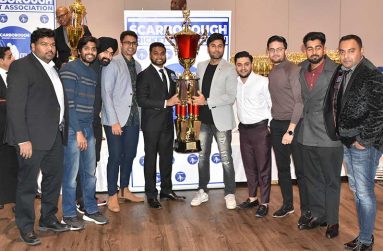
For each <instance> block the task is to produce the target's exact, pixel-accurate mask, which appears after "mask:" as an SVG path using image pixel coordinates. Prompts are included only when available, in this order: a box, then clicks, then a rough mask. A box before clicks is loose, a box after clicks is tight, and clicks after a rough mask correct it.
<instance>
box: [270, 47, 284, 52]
mask: <svg viewBox="0 0 383 251" xmlns="http://www.w3.org/2000/svg"><path fill="white" fill-rule="evenodd" d="M284 50H285V48H283V47H279V48H276V49H275V48H270V49H269V52H270V53H276V52H277V53H280V52H282V51H284Z"/></svg>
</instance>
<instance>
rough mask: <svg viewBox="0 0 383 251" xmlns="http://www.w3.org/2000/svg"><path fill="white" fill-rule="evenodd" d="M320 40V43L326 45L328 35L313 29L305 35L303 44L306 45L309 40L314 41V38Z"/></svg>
mask: <svg viewBox="0 0 383 251" xmlns="http://www.w3.org/2000/svg"><path fill="white" fill-rule="evenodd" d="M317 39H318V40H319V41H320V43H321V44H322V45H323V46H324V45H325V44H326V35H325V34H324V33H323V32H320V31H312V32H309V33H307V34H306V35H305V36H304V37H303V44H304V45H305V46H306V44H307V41H314V40H317Z"/></svg>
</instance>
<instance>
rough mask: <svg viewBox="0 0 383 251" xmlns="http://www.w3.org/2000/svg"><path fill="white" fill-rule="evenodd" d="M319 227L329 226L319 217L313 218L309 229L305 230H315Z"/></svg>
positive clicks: (308, 226)
mask: <svg viewBox="0 0 383 251" xmlns="http://www.w3.org/2000/svg"><path fill="white" fill-rule="evenodd" d="M319 226H320V227H325V226H327V223H326V222H325V221H324V220H322V219H321V218H319V217H312V218H311V219H310V221H309V223H308V224H307V228H305V229H313V228H316V227H319Z"/></svg>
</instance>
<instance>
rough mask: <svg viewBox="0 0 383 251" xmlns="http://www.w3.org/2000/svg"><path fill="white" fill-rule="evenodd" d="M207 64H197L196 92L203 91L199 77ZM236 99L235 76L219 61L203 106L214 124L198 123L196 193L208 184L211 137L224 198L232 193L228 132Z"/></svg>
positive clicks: (232, 176)
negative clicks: (216, 149) (197, 181)
mask: <svg viewBox="0 0 383 251" xmlns="http://www.w3.org/2000/svg"><path fill="white" fill-rule="evenodd" d="M208 64H209V60H208V61H204V62H201V63H199V64H198V66H197V74H198V76H199V77H200V82H199V89H200V90H203V88H202V85H203V77H204V74H205V72H206V68H207V67H208ZM236 95H237V74H236V72H235V69H234V66H233V65H231V64H229V63H228V62H227V61H225V60H223V59H221V61H220V62H219V64H218V65H217V68H216V69H215V72H214V75H213V78H212V81H211V85H210V95H209V97H208V98H207V105H208V107H209V110H210V111H211V113H212V117H213V122H214V124H205V123H203V122H202V125H201V132H200V141H201V148H202V150H201V152H200V153H199V163H198V174H199V189H203V190H204V191H206V190H207V184H208V183H209V181H210V152H211V144H212V141H213V136H214V138H215V140H216V142H217V144H218V148H219V153H220V157H221V163H222V167H223V181H224V184H225V195H228V194H234V193H235V173H234V166H233V158H232V156H231V153H232V151H231V130H232V129H233V128H234V127H235V118H234V112H233V104H234V101H235V97H236Z"/></svg>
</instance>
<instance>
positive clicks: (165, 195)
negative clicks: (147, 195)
mask: <svg viewBox="0 0 383 251" xmlns="http://www.w3.org/2000/svg"><path fill="white" fill-rule="evenodd" d="M160 199H164V200H184V199H186V197H185V196H178V195H177V194H176V193H175V192H173V191H172V192H170V193H160Z"/></svg>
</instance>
